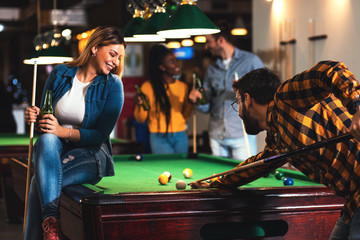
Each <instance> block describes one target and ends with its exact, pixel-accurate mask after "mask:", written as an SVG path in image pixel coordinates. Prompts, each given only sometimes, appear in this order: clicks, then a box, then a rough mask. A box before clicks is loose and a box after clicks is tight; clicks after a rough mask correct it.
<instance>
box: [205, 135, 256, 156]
mask: <svg viewBox="0 0 360 240" xmlns="http://www.w3.org/2000/svg"><path fill="white" fill-rule="evenodd" d="M248 140H249V150H250V155H251V156H254V155H255V154H257V142H256V135H248ZM210 147H211V151H212V154H213V155H214V156H219V157H226V158H234V159H238V160H245V159H247V158H248V157H247V151H246V145H245V139H244V138H225V139H215V138H212V137H210Z"/></svg>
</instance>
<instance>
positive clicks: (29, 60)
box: [23, 50, 40, 65]
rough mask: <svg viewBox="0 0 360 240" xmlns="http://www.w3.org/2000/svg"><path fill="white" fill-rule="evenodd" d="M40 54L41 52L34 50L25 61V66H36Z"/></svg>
mask: <svg viewBox="0 0 360 240" xmlns="http://www.w3.org/2000/svg"><path fill="white" fill-rule="evenodd" d="M39 52H40V51H36V50H34V51H33V52H32V53H31V54H30V56H29V57H28V58H27V59H24V61H23V62H24V63H25V64H30V65H34V64H35V61H37V59H38V57H39Z"/></svg>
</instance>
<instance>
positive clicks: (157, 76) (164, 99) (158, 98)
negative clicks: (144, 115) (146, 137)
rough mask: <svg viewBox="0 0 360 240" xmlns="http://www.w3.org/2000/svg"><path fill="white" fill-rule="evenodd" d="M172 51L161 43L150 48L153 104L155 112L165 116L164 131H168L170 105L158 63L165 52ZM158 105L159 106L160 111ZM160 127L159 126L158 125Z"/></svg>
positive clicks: (160, 62) (161, 60)
mask: <svg viewBox="0 0 360 240" xmlns="http://www.w3.org/2000/svg"><path fill="white" fill-rule="evenodd" d="M169 53H172V51H171V50H170V49H169V48H167V47H166V46H165V45H163V44H156V45H154V46H153V47H152V48H151V50H150V59H149V76H150V82H151V85H152V88H153V91H154V95H155V105H156V112H157V113H158V114H159V115H160V112H163V113H164V114H165V117H166V133H167V132H168V127H169V123H170V118H171V113H170V109H171V105H170V101H169V97H168V96H167V94H166V89H165V85H164V78H163V72H162V71H161V70H160V65H161V64H163V61H164V58H165V56H166V55H167V54H169ZM158 107H160V112H159V109H158ZM158 128H159V129H160V126H158Z"/></svg>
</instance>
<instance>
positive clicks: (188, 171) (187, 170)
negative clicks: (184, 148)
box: [183, 168, 193, 178]
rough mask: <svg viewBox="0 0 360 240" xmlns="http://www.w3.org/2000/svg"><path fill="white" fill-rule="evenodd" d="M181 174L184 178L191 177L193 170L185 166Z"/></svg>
mask: <svg viewBox="0 0 360 240" xmlns="http://www.w3.org/2000/svg"><path fill="white" fill-rule="evenodd" d="M183 175H184V177H185V178H191V176H192V175H193V171H192V170H191V169H190V168H185V169H184V171H183Z"/></svg>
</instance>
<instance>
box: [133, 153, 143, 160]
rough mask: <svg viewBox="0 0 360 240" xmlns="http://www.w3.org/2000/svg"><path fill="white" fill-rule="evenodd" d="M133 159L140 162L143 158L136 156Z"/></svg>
mask: <svg viewBox="0 0 360 240" xmlns="http://www.w3.org/2000/svg"><path fill="white" fill-rule="evenodd" d="M135 159H136V160H137V161H141V160H142V159H143V156H142V155H141V154H136V156H135Z"/></svg>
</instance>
